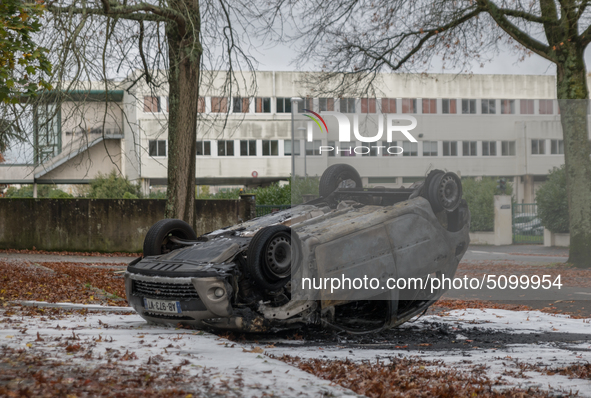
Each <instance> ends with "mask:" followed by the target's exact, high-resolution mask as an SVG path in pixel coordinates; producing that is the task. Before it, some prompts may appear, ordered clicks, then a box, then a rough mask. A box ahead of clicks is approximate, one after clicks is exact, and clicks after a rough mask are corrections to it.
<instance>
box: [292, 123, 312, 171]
mask: <svg viewBox="0 0 591 398" xmlns="http://www.w3.org/2000/svg"><path fill="white" fill-rule="evenodd" d="M308 123H310V124H311V123H312V122H308ZM298 130H304V131H306V130H307V128H306V127H298ZM307 143H308V141H307V140H306V139H304V177H306V178H308V165H307V160H306V155H308V154H307V151H308V148H307V147H306V145H307ZM292 145H293V144H292ZM292 151H293V152H295V150H294V148H292Z"/></svg>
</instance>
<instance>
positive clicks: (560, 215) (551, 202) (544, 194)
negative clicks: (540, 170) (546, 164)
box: [536, 165, 569, 233]
mask: <svg viewBox="0 0 591 398" xmlns="http://www.w3.org/2000/svg"><path fill="white" fill-rule="evenodd" d="M536 203H537V205H538V217H540V220H542V225H543V226H544V227H546V228H547V229H549V230H550V231H552V232H555V233H560V232H568V231H569V227H568V201H567V194H566V171H565V169H564V165H562V166H561V167H560V168H556V167H555V168H554V169H552V170H551V171H550V174H549V175H548V180H547V181H546V182H545V183H544V185H542V186H541V187H540V189H538V191H537V192H536Z"/></svg>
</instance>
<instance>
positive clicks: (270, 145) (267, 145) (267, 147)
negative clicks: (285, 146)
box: [263, 140, 279, 156]
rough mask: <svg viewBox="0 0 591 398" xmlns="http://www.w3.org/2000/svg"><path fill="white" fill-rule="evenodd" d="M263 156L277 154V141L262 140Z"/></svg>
mask: <svg viewBox="0 0 591 398" xmlns="http://www.w3.org/2000/svg"><path fill="white" fill-rule="evenodd" d="M263 156H279V141H277V140H264V141H263Z"/></svg>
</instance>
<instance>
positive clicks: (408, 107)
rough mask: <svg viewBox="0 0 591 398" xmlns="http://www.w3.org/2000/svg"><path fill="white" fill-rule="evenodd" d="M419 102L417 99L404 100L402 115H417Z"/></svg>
mask: <svg viewBox="0 0 591 398" xmlns="http://www.w3.org/2000/svg"><path fill="white" fill-rule="evenodd" d="M416 112H417V100H416V99H415V98H403V99H402V113H416Z"/></svg>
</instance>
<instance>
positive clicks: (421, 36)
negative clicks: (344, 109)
mask: <svg viewBox="0 0 591 398" xmlns="http://www.w3.org/2000/svg"><path fill="white" fill-rule="evenodd" d="M590 3H591V1H590V0H532V1H521V0H517V1H513V0H457V1H449V0H412V1H409V0H371V1H370V0H362V1H359V0H342V1H323V0H312V1H307V2H298V1H290V0H275V1H272V2H268V3H265V4H262V5H260V7H259V8H257V10H256V11H257V14H256V15H257V16H263V17H265V18H266V21H268V23H269V25H268V30H267V32H268V33H271V34H274V33H275V32H280V34H281V35H283V34H284V32H285V31H286V29H283V28H284V27H283V26H282V24H285V23H288V22H290V21H304V23H297V22H296V24H297V26H294V27H293V28H294V29H296V31H297V33H296V34H295V35H294V38H295V39H301V40H300V41H299V42H300V43H303V46H302V47H301V48H300V49H299V50H300V51H298V53H299V54H298V55H299V57H298V58H297V59H298V61H299V62H300V63H301V64H303V63H305V62H308V61H314V62H315V63H316V65H317V66H318V67H320V68H321V69H322V70H323V71H325V72H326V73H325V74H322V75H320V76H319V77H318V78H317V79H316V80H315V81H310V87H313V88H316V91H317V93H318V94H319V95H321V94H322V93H323V92H324V93H331V94H333V96H334V97H337V96H342V95H344V96H352V93H353V92H356V93H359V94H360V95H361V96H367V95H372V94H375V93H376V92H377V91H379V82H376V81H375V80H376V78H377V76H378V75H377V73H378V72H382V71H410V72H425V71H427V70H428V69H429V67H430V66H431V65H432V61H433V60H437V59H438V60H442V62H443V67H444V68H449V67H452V69H453V68H456V70H461V71H467V69H468V66H469V65H470V64H471V62H473V61H476V62H478V63H480V64H482V62H485V61H486V60H487V59H492V58H493V57H495V56H496V54H497V53H498V52H499V51H500V49H501V48H502V47H503V46H504V48H509V49H510V50H511V51H512V52H513V53H514V54H515V55H516V58H517V59H523V58H524V57H527V56H530V55H532V54H536V55H538V56H540V57H542V58H544V59H546V60H548V61H549V62H551V63H553V64H554V65H556V92H557V96H558V102H559V106H560V114H561V117H560V120H561V124H562V131H563V136H564V155H565V165H566V167H565V170H566V186H567V201H568V208H569V225H570V234H571V240H570V248H569V262H570V263H573V264H574V265H575V266H577V267H591V262H590V261H589V259H590V258H591V206H589V203H591V158H590V148H589V141H588V140H589V138H588V126H587V123H588V122H587V101H586V100H587V99H588V98H589V88H588V87H587V76H586V74H587V73H586V72H587V69H586V65H585V59H584V55H585V50H586V48H587V46H588V45H589V43H591V24H590V22H591V9H590V7H589V5H590ZM374 82H375V83H376V84H374ZM572 100H580V101H572Z"/></svg>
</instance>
